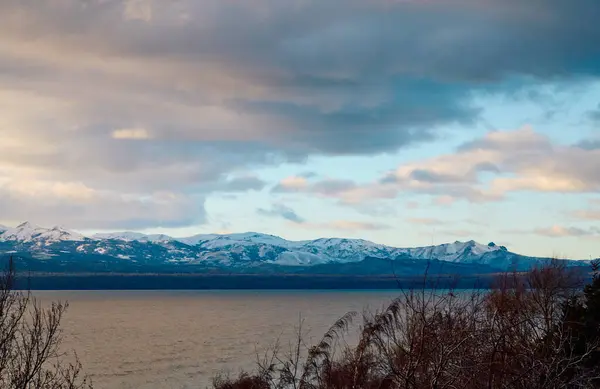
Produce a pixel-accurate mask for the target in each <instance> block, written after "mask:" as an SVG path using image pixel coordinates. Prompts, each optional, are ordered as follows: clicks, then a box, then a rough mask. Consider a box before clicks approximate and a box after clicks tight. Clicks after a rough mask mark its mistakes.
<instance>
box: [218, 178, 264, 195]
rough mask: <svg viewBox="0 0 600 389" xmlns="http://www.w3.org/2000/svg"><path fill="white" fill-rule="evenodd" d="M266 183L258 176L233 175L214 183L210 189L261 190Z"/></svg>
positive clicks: (225, 190) (226, 190) (233, 190)
mask: <svg viewBox="0 0 600 389" xmlns="http://www.w3.org/2000/svg"><path fill="white" fill-rule="evenodd" d="M266 185H267V183H266V182H265V181H263V180H262V179H260V178H258V177H254V176H245V177H234V178H230V179H228V180H225V181H222V182H217V183H215V184H214V186H213V188H212V190H213V191H215V192H245V191H248V190H261V189H263V188H264V187H265V186H266Z"/></svg>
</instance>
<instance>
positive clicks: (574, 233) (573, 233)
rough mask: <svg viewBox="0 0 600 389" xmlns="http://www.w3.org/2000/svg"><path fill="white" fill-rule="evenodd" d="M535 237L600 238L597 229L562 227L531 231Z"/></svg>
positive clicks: (599, 232)
mask: <svg viewBox="0 0 600 389" xmlns="http://www.w3.org/2000/svg"><path fill="white" fill-rule="evenodd" d="M533 233H535V234H537V235H542V236H547V237H552V238H562V237H582V236H600V229H598V228H589V229H584V228H578V227H563V226H557V225H555V226H552V227H550V228H538V229H535V230H534V231H533Z"/></svg>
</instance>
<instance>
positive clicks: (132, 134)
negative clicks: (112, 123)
mask: <svg viewBox="0 0 600 389" xmlns="http://www.w3.org/2000/svg"><path fill="white" fill-rule="evenodd" d="M112 137H113V138H114V139H138V140H139V139H150V134H149V133H148V131H146V130H145V129H143V128H123V129H120V130H114V131H113V132H112Z"/></svg>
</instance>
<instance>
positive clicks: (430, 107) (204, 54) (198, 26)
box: [0, 0, 600, 226]
mask: <svg viewBox="0 0 600 389" xmlns="http://www.w3.org/2000/svg"><path fill="white" fill-rule="evenodd" d="M135 3H136V5H135V6H133V5H132V4H133V3H132V1H130V0H114V1H103V0H86V1H80V0H61V1H44V2H40V1H35V0H2V1H1V5H0V7H1V9H2V12H0V83H1V84H2V86H3V87H2V90H1V91H0V106H2V107H3V111H4V113H3V115H2V118H0V137H2V139H3V142H2V143H1V144H0V185H4V186H5V187H10V186H18V185H21V184H23V180H25V179H27V180H30V181H31V182H35V181H38V182H39V183H44V182H46V181H52V182H55V183H60V184H65V185H67V184H69V185H74V184H81V185H83V186H85V187H86V188H87V189H89V190H92V191H94V193H96V196H100V195H98V193H101V194H102V196H104V197H102V196H100V197H101V198H111V199H123V198H127V199H130V200H128V201H134V203H136V202H139V203H140V204H144V202H143V201H144V199H145V198H147V197H152V196H155V197H156V196H158V193H161V192H164V191H170V192H173V193H174V195H175V197H176V198H183V199H189V198H195V197H199V198H204V197H205V196H206V195H208V194H210V193H211V192H214V191H243V190H252V189H255V190H258V189H261V188H262V186H263V185H264V183H262V182H259V181H260V180H258V179H254V181H253V180H252V179H249V178H246V179H244V180H245V181H244V180H242V179H237V181H231V178H230V177H240V176H241V175H242V174H243V173H244V172H247V171H248V170H250V169H253V168H256V167H260V166H265V165H277V164H280V163H283V162H303V161H305V160H306V159H307V158H308V157H309V156H310V155H315V154H321V155H348V154H353V155H357V154H376V153H381V152H389V151H395V150H398V149H401V148H402V147H407V146H411V145H414V144H417V143H422V142H427V141H430V140H432V139H436V138H437V137H439V136H440V132H441V131H443V130H442V128H444V127H445V126H446V125H448V124H456V123H457V124H460V125H468V124H472V123H474V122H476V121H477V120H479V113H480V107H478V106H476V105H475V102H474V100H473V95H474V93H477V92H486V93H509V94H515V93H517V92H516V91H519V90H522V89H523V87H524V86H532V85H534V86H535V85H536V84H537V83H544V82H547V81H548V82H554V81H557V80H558V81H561V82H570V81H577V80H580V79H584V78H586V77H587V78H597V77H598V74H599V72H600V61H599V60H598V55H599V54H600V48H598V45H597V42H598V41H600V28H598V27H597V24H596V20H595V19H596V17H595V16H596V15H597V14H598V13H599V12H600V4H599V3H598V2H597V1H596V0H576V1H575V2H568V3H567V2H564V1H563V0H532V1H528V2H523V1H518V0H507V1H502V2H500V1H495V0H450V1H443V2H442V1H430V2H414V1H409V2H389V1H383V0H376V1H368V2H365V1H363V0H323V1H314V0H309V1H303V2H281V1H274V0H253V1H247V2H240V1H221V0H200V1H197V0H177V1H169V2H164V1H159V0H136V2H135ZM6 140H10V141H6ZM589 145H592V146H593V144H591V143H590V144H589ZM589 145H588V146H589ZM476 147H484V148H487V149H489V147H490V145H489V144H488V145H484V144H475V143H473V144H470V145H465V146H464V148H465V150H466V149H469V148H471V149H473V148H476ZM582 147H583V146H582ZM588 148H589V147H588ZM524 155H525V154H524V153H523V154H521V155H520V156H519V157H524ZM525 158H526V159H527V158H530V157H527V156H525ZM535 160H536V158H534V157H531V161H534V162H535ZM570 160H572V161H574V162H577V163H578V162H579V161H578V160H577V161H576V158H571V159H570ZM504 168H505V166H497V165H493V166H492V165H490V164H488V165H481V166H479V167H478V166H475V167H473V172H471V173H469V174H470V175H469V174H465V177H466V179H473V178H474V177H475V178H476V176H477V172H479V171H484V170H485V171H492V172H496V170H495V169H504ZM594 168H595V167H594V166H590V167H588V168H587V170H586V172H587V173H586V174H588V175H589V174H592V173H591V171H592V169H594ZM482 169H483V170H482ZM584 170H585V169H584ZM423 172H429V175H424V174H421V179H422V180H421V181H424V182H427V181H429V182H430V183H431V181H432V180H433V181H440V179H442V180H447V179H450V178H452V177H445V176H440V175H439V174H437V175H435V174H433V175H432V174H431V173H432V172H431V171H427V170H426V169H425V168H423V169H421V173H423ZM415 174H417V175H418V173H415ZM24 177H26V178H24ZM304 178H311V177H310V176H305V177H304ZM417 178H418V177H417ZM389 184H392V183H391V182H390V183H389ZM447 184H448V185H447V186H448V187H447V188H445V189H446V190H450V191H452V190H453V189H452V188H451V187H450V186H452V185H453V187H454V190H456V191H459V192H460V191H462V190H463V189H464V188H463V186H461V185H458V184H456V183H453V184H452V185H451V184H450V183H447ZM394 185H397V183H395V184H394ZM279 189H282V188H279ZM313 189H314V191H315V192H316V193H321V194H322V195H324V196H337V195H339V194H342V193H347V192H352V196H351V197H350V198H349V200H348V201H355V200H356V199H359V198H363V197H364V196H366V194H365V192H364V191H363V188H361V187H360V186H359V185H355V184H353V183H350V182H325V183H315V185H314V188H313ZM274 190H275V191H276V190H278V189H274ZM286 190H290V189H289V187H287V189H286ZM296 190H297V189H296ZM415 190H421V189H415ZM61 193H62V192H61ZM394 193H395V192H394V189H393V185H389V186H386V185H383V186H378V187H377V188H376V190H375V195H376V196H379V197H382V198H391V197H393V195H394ZM62 195H64V193H62ZM471 196H472V197H473V198H476V197H478V196H479V194H478V192H477V191H475V192H474V193H471ZM100 197H95V198H96V199H97V198H100ZM131 199H136V200H131ZM57 201H58V200H57ZM61 201H64V200H61ZM98 201H99V202H98V203H89V205H87V206H85V207H84V211H81V212H80V213H82V214H85V213H86V212H92V211H91V209H92V208H94V209H96V207H101V208H102V209H107V208H106V207H108V204H109V203H110V204H112V202H105V201H104V200H103V201H100V200H98ZM111 201H112V200H111ZM115 201H117V203H119V201H120V200H115ZM92 204H95V205H92ZM102 204H104V205H102ZM174 204H176V202H175V203H174ZM21 206H22V207H23V208H25V207H26V206H25V205H21ZM82 206H83V205H82ZM86 207H89V208H86ZM115 207H116V208H118V206H115ZM132 208H135V206H134V207H132ZM88 209H90V211H88ZM98 209H100V208H98ZM161 209H162V208H161ZM177 209H178V208H177ZM172 212H173V217H174V216H175V215H178V212H179V211H177V210H172ZM150 213H152V212H150ZM62 215H63V214H62V213H58V212H57V213H56V215H55V216H57V217H58V218H65V219H66V216H62ZM87 216H88V217H89V218H90V224H94V223H98V224H102V223H104V222H103V221H102V220H103V219H102V217H100V216H101V215H100V213H96V211H93V212H92V213H90V214H88V215H87ZM164 218H166V219H168V220H170V217H164ZM164 218H163V219H164ZM192 219H193V220H192ZM202 219H203V218H202V217H201V212H200V213H198V214H197V215H196V216H195V217H193V218H186V217H182V218H181V220H183V223H184V224H185V223H192V222H197V221H198V220H202ZM145 222H147V223H148V226H151V225H156V224H157V223H159V222H158V221H157V219H155V218H153V217H150V218H144V217H143V218H140V221H139V223H138V224H140V225H141V224H143V223H145Z"/></svg>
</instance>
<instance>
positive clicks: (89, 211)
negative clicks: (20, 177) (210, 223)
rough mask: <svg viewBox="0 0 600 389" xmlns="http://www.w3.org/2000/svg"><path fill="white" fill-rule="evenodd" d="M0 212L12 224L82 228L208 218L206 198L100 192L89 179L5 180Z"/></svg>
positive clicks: (177, 223) (194, 221) (168, 223)
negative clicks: (81, 181) (88, 183)
mask: <svg viewBox="0 0 600 389" xmlns="http://www.w3.org/2000/svg"><path fill="white" fill-rule="evenodd" d="M0 214H2V218H3V220H6V221H8V222H9V223H10V224H13V225H14V224H18V223H20V222H22V221H24V220H29V221H32V222H34V223H37V224H40V225H55V224H58V222H59V221H60V223H61V224H64V225H67V226H69V227H70V228H76V229H112V228H119V229H142V228H145V227H146V226H148V225H152V226H157V227H165V228H169V227H182V226H186V225H190V224H201V223H204V221H205V220H206V213H205V209H204V198H203V197H201V196H198V195H194V196H186V195H181V194H177V193H172V192H155V193H152V194H148V195H146V196H143V197H139V196H137V195H131V194H126V193H125V194H123V193H115V192H109V191H99V190H94V189H92V188H89V187H86V186H85V185H83V184H73V183H60V182H59V183H57V182H31V181H23V182H20V183H15V182H13V183H12V184H11V185H0Z"/></svg>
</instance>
